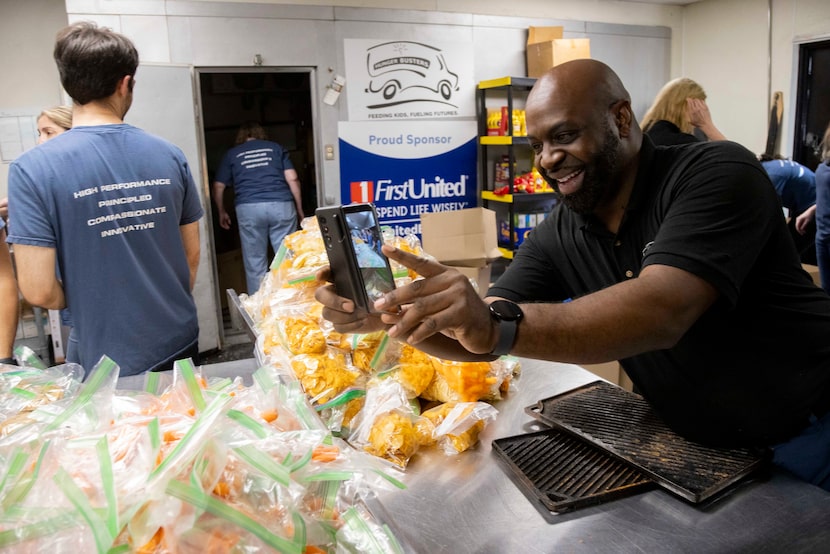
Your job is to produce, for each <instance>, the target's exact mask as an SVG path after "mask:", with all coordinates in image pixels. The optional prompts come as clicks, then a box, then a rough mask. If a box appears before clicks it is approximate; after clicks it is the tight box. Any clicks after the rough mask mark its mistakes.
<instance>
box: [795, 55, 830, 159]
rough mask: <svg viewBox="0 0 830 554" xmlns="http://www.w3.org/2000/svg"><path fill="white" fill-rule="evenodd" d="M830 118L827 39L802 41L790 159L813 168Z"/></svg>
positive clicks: (829, 71) (829, 68)
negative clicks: (805, 42) (810, 41)
mask: <svg viewBox="0 0 830 554" xmlns="http://www.w3.org/2000/svg"><path fill="white" fill-rule="evenodd" d="M829 122H830V40H825V41H821V42H813V43H809V44H802V45H801V46H800V47H799V50H798V91H797V99H796V108H795V132H794V133H793V141H794V142H793V160H795V161H797V162H799V163H801V164H802V165H805V166H807V167H809V168H810V169H812V170H815V169H816V167H817V166H818V164H819V162H820V161H821V160H820V155H819V145H820V144H821V139H822V137H823V136H824V130H825V129H826V128H827V124H828V123H829Z"/></svg>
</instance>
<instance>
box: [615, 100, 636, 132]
mask: <svg viewBox="0 0 830 554" xmlns="http://www.w3.org/2000/svg"><path fill="white" fill-rule="evenodd" d="M633 119H634V114H632V113H631V103H630V102H629V101H628V100H621V101H620V102H619V103H618V104H617V105H616V106H614V122H615V123H616V124H617V130H618V131H619V132H620V136H621V137H627V136H629V134H631V122H632V121H633Z"/></svg>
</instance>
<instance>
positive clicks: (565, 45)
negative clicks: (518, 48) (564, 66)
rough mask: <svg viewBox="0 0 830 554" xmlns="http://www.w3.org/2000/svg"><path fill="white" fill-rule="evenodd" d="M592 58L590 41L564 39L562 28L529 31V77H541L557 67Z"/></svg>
mask: <svg viewBox="0 0 830 554" xmlns="http://www.w3.org/2000/svg"><path fill="white" fill-rule="evenodd" d="M590 57H591V42H590V39H587V38H568V39H566V38H562V27H530V28H529V29H528V33H527V76H528V77H541V76H542V75H543V74H544V73H545V72H546V71H547V70H548V69H550V68H552V67H553V66H555V65H559V64H561V63H565V62H568V61H571V60H578V59H581V58H590Z"/></svg>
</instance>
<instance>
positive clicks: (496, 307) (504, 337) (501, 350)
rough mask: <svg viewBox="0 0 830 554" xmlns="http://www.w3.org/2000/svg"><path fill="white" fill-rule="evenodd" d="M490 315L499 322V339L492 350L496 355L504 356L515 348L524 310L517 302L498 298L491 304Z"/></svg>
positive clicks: (491, 352)
mask: <svg viewBox="0 0 830 554" xmlns="http://www.w3.org/2000/svg"><path fill="white" fill-rule="evenodd" d="M490 315H491V316H493V318H494V319H495V320H496V321H497V322H498V323H499V340H498V341H497V342H496V347H495V348H493V350H491V351H490V354H493V355H494V356H504V355H505V354H509V353H510V350H512V349H513V343H515V342H516V331H517V330H518V327H519V322H520V321H521V320H522V318H523V317H524V315H525V314H524V312H523V311H522V309H521V308H520V307H519V305H518V304H516V303H515V302H510V301H509V300H496V301H495V302H492V303H491V304H490Z"/></svg>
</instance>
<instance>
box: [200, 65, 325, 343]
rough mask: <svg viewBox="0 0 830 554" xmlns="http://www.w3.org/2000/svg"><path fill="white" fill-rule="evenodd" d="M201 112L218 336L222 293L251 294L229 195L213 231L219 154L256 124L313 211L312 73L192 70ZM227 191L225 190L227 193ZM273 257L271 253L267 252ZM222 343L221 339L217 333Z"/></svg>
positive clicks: (226, 319) (225, 315)
mask: <svg viewBox="0 0 830 554" xmlns="http://www.w3.org/2000/svg"><path fill="white" fill-rule="evenodd" d="M196 71H197V76H198V84H199V90H200V100H201V108H202V118H201V122H202V132H203V137H204V152H205V175H206V178H207V191H208V196H209V197H210V198H211V202H210V214H211V225H210V228H211V229H212V232H211V234H212V237H211V238H212V241H211V244H212V248H213V251H214V260H216V274H217V279H216V282H217V288H218V291H217V294H218V296H219V298H220V302H221V308H222V319H223V326H222V327H223V330H227V329H229V328H230V327H231V326H232V324H231V316H230V309H229V306H228V299H227V294H226V292H225V291H226V290H227V289H231V288H232V289H234V290H235V291H236V292H237V293H238V294H242V293H248V294H253V293H254V292H255V291H248V290H247V287H246V284H245V270H244V267H243V264H242V252H241V247H240V242H239V230H238V228H237V227H236V217H235V212H234V209H233V196H232V194H226V195H225V207H226V210H227V211H228V213H229V214H230V215H231V220H232V225H231V228H230V229H229V230H225V229H223V228H222V227H221V226H220V225H219V218H218V215H217V213H216V206H215V204H214V203H213V201H212V195H211V192H212V188H213V178H214V175H215V174H216V170H217V169H218V167H219V164H220V162H221V161H222V157H223V156H224V154H225V152H226V151H227V150H228V149H229V148H231V147H232V146H233V145H234V142H235V139H236V133H237V130H238V129H239V126H240V124H242V123H244V122H245V121H257V122H259V123H260V124H261V125H262V127H263V128H264V129H265V131H266V132H267V134H268V139H269V140H272V141H274V142H277V143H279V144H280V145H282V146H283V148H285V149H286V150H288V151H289V155H290V157H291V162H292V163H293V165H294V169H296V171H297V174H298V176H299V178H300V183H301V185H302V201H303V211H304V213H305V214H306V215H308V214H313V213H314V210H315V209H316V208H317V189H318V184H317V167H316V158H315V148H314V144H315V141H314V124H313V109H312V106H313V104H312V97H313V94H312V87H311V82H312V77H313V71H314V70H313V68H296V67H292V68H277V67H261V68H260V67H257V68H227V69H217V68H203V69H197V70H196ZM230 191H232V189H228V192H230ZM269 256H270V257H273V252H270V254H269ZM223 337H224V333H223Z"/></svg>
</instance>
